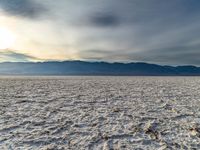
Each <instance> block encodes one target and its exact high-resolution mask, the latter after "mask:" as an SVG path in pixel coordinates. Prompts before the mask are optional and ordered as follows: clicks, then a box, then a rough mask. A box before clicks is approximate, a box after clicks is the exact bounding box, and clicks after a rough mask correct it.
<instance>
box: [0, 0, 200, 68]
mask: <svg viewBox="0 0 200 150" xmlns="http://www.w3.org/2000/svg"><path fill="white" fill-rule="evenodd" d="M199 8H200V1H199V0H167V1H162V2H161V1H160V0H148V1H144V0H126V1H122V0H100V1H91V0H84V1H83V0H72V1H70V0H59V1H55V0H0V9H3V10H4V11H5V12H7V13H9V14H11V15H17V16H22V17H27V18H34V19H32V20H30V19H24V18H21V17H17V18H15V17H14V19H16V20H17V21H18V25H17V23H16V20H15V21H13V22H14V23H15V24H14V25H13V28H16V29H15V30H16V31H15V33H16V34H17V36H18V37H19V38H18V39H19V41H18V42H17V44H16V45H17V47H14V46H13V47H12V48H13V49H27V50H29V51H28V54H31V53H34V56H37V57H40V55H42V57H41V58H44V59H45V58H49V57H52V58H53V57H56V56H55V54H56V55H57V56H62V60H63V59H69V58H78V59H92V60H107V61H148V62H155V63H165V64H172V63H173V64H176V63H177V64H196V65H200V61H199V60H198V58H197V56H199V55H200V51H199V49H200V47H199V46H198V44H199V43H200V34H199V30H200V26H199V24H200V9H199ZM46 10H47V12H46ZM44 11H45V12H44ZM40 15H42V16H41V17H42V18H45V19H40V20H39V21H38V20H35V18H37V17H40ZM7 17H9V15H7ZM10 18H11V19H13V17H10ZM4 22H5V21H4ZM2 23H3V21H2ZM5 24H6V23H5ZM10 24H11V25H12V23H10ZM34 41H36V42H34ZM33 50H34V52H30V51H33ZM23 52H24V51H23ZM41 52H42V53H41ZM56 58H58V57H56ZM59 58H60V57H59Z"/></svg>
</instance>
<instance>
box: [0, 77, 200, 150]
mask: <svg viewBox="0 0 200 150" xmlns="http://www.w3.org/2000/svg"><path fill="white" fill-rule="evenodd" d="M0 149H1V150H4V149H14V150H15V149H17V150H21V149H22V150H24V149H43V150H51V149H52V150H53V149H58V150H59V149H60V150H64V149H79V150H85V149H91V150H93V149H95V150H96V149H97V150H98V149H103V150H111V149H114V150H117V149H120V150H121V149H122V150H123V149H124V150H127V149H152V150H155V149H158V150H164V149H200V78H199V77H0Z"/></svg>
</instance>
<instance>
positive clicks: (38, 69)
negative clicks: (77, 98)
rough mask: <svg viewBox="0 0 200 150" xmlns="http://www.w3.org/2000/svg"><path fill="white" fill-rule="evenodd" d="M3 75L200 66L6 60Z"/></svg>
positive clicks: (179, 70) (172, 71) (185, 71)
mask: <svg viewBox="0 0 200 150" xmlns="http://www.w3.org/2000/svg"><path fill="white" fill-rule="evenodd" d="M0 74H1V75H144V76H147V75H153V76H170V75H175V76H178V75H182V76H183V75H186V76H189V75H196V76H199V75H200V67H195V66H177V67H172V66H161V65H156V64H148V63H107V62H85V61H63V62H56V61H55V62H37V63H34V62H4V63H0Z"/></svg>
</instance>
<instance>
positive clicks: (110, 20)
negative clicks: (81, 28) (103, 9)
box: [89, 13, 120, 27]
mask: <svg viewBox="0 0 200 150" xmlns="http://www.w3.org/2000/svg"><path fill="white" fill-rule="evenodd" d="M89 23H90V24H92V25H95V26H100V27H109V26H111V27H114V26H117V25H119V24H120V19H119V18H118V16H116V15H114V14H111V13H96V14H95V15H93V16H91V17H90V22H89Z"/></svg>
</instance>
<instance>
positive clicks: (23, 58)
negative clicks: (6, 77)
mask: <svg viewBox="0 0 200 150" xmlns="http://www.w3.org/2000/svg"><path fill="white" fill-rule="evenodd" d="M38 60H40V59H38V58H36V57H33V56H30V55H26V54H22V53H17V52H14V51H11V50H3V51H0V61H1V62H3V61H10V62H29V61H38Z"/></svg>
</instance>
